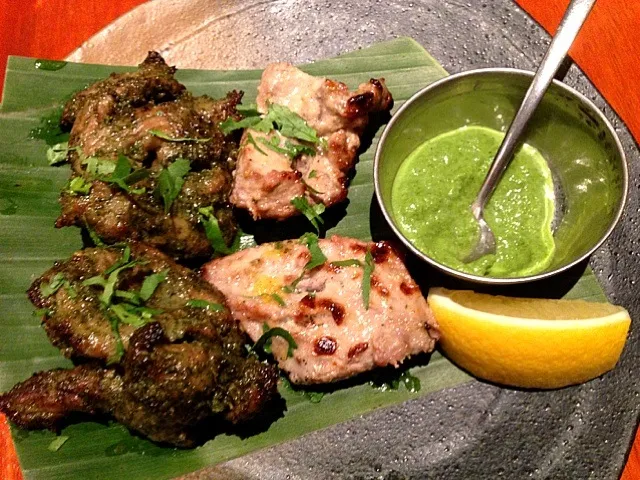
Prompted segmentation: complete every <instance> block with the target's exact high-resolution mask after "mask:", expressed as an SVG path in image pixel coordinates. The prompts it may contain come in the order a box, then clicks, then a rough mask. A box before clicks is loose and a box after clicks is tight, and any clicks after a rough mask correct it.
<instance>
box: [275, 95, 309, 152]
mask: <svg viewBox="0 0 640 480" xmlns="http://www.w3.org/2000/svg"><path fill="white" fill-rule="evenodd" d="M267 118H269V119H270V120H271V121H272V122H273V123H274V124H275V125H276V129H277V130H278V131H280V133H282V135H284V136H285V137H291V138H297V139H298V140H303V141H305V142H311V143H318V134H317V132H316V131H315V130H314V129H313V128H311V127H310V126H309V125H308V124H307V122H305V120H304V118H302V117H301V116H300V115H298V114H297V113H295V112H293V111H291V110H290V109H289V108H288V107H285V106H284V105H278V104H277V103H272V104H271V105H269V111H268V112H267Z"/></svg>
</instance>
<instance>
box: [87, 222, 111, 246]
mask: <svg viewBox="0 0 640 480" xmlns="http://www.w3.org/2000/svg"><path fill="white" fill-rule="evenodd" d="M84 228H85V229H86V230H87V233H88V234H89V238H90V239H91V241H92V242H93V244H94V245H95V246H96V247H104V246H105V245H106V243H104V241H103V240H102V239H101V238H100V235H98V234H97V233H96V231H95V230H94V229H92V228H91V227H90V226H89V224H88V223H86V222H85V224H84Z"/></svg>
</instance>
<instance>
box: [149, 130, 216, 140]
mask: <svg viewBox="0 0 640 480" xmlns="http://www.w3.org/2000/svg"><path fill="white" fill-rule="evenodd" d="M149 133H150V134H151V135H153V136H156V137H158V138H162V139H163V140H168V141H169V142H197V143H204V142H208V141H210V140H211V139H210V138H191V137H172V136H171V135H169V134H168V133H166V132H163V131H162V130H156V129H153V128H152V129H150V130H149Z"/></svg>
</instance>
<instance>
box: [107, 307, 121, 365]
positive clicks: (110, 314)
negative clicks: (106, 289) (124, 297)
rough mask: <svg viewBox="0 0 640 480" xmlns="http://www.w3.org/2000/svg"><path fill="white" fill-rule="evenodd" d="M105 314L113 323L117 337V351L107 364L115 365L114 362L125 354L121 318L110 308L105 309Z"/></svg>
mask: <svg viewBox="0 0 640 480" xmlns="http://www.w3.org/2000/svg"><path fill="white" fill-rule="evenodd" d="M105 315H106V317H107V319H108V320H109V324H110V325H111V332H112V333H113V337H114V338H115V339H116V352H115V354H114V355H113V356H112V357H110V358H109V359H107V365H113V364H114V363H118V362H119V361H120V359H121V358H122V356H123V355H124V344H123V343H122V337H121V336H120V320H119V319H118V317H116V316H115V315H114V314H113V312H111V311H110V309H105Z"/></svg>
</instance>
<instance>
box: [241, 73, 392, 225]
mask: <svg viewBox="0 0 640 480" xmlns="http://www.w3.org/2000/svg"><path fill="white" fill-rule="evenodd" d="M256 101H257V106H258V111H259V112H260V113H267V111H268V109H269V104H278V105H283V106H285V107H287V108H289V109H290V110H291V111H293V112H294V113H297V114H298V115H299V116H300V117H302V118H303V119H304V120H305V121H306V122H307V124H308V125H309V126H310V127H312V128H313V129H315V130H316V133H317V135H318V136H319V137H320V139H321V140H322V141H321V142H320V143H319V144H318V145H315V146H314V148H315V155H308V154H303V155H301V156H299V157H297V158H295V159H293V160H291V159H290V158H289V157H288V156H286V155H285V154H283V153H278V152H275V151H273V149H269V148H268V147H267V146H265V145H264V143H260V142H264V141H265V140H266V141H267V143H268V141H269V140H270V139H271V138H272V137H274V136H277V135H279V134H278V133H277V132H273V131H272V132H270V133H268V134H265V133H261V132H258V131H255V130H252V129H247V130H246V131H245V134H244V136H243V138H242V141H241V147H240V151H239V153H238V166H237V169H236V171H235V173H234V185H233V191H232V193H231V197H230V198H231V202H232V203H233V204H234V205H235V206H236V207H240V208H244V209H246V210H248V211H249V213H250V214H251V215H252V216H253V218H254V219H260V218H272V219H279V220H283V219H286V218H288V217H291V216H294V215H298V214H299V213H300V212H299V211H298V210H297V209H296V207H295V206H294V205H292V204H291V199H293V198H294V197H304V198H306V200H307V201H308V202H309V203H310V204H319V203H322V204H324V205H325V206H327V207H329V206H331V205H334V204H336V203H339V202H341V201H343V200H345V199H346V198H347V180H348V177H347V176H348V173H349V171H350V170H351V168H352V167H353V165H354V163H355V159H356V153H357V152H358V148H359V147H360V135H362V133H363V132H364V130H365V127H366V126H367V123H368V122H369V117H370V115H371V114H373V113H376V112H385V111H388V110H389V109H390V108H391V106H392V105H393V99H392V98H391V94H390V93H389V90H388V89H387V87H386V85H385V83H384V79H383V78H381V79H371V80H370V81H369V82H367V83H363V84H362V85H360V86H359V87H358V89H357V90H356V91H355V92H351V91H349V88H348V87H347V85H345V84H344V83H342V82H337V81H335V80H330V79H327V78H321V77H313V76H311V75H309V74H307V73H304V72H303V71H302V70H299V69H298V68H296V67H294V66H293V65H289V64H287V63H273V64H271V65H268V66H267V68H266V69H265V70H264V72H263V74H262V79H261V81H260V85H259V86H258V98H257V100H256ZM249 135H251V139H252V141H249Z"/></svg>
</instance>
